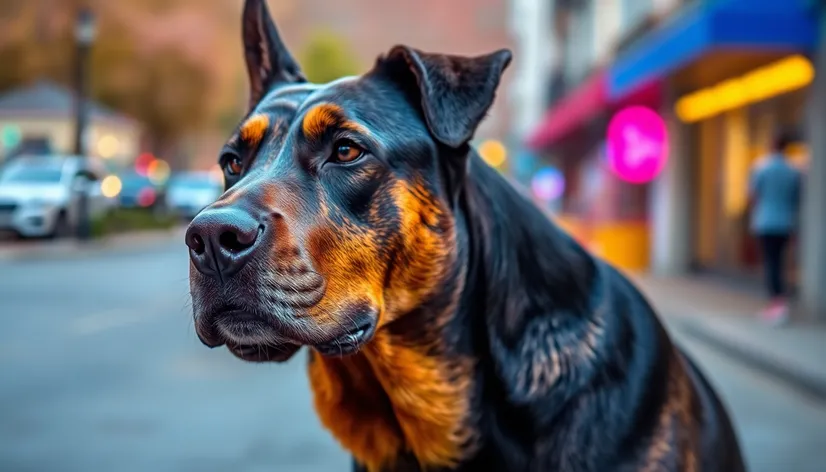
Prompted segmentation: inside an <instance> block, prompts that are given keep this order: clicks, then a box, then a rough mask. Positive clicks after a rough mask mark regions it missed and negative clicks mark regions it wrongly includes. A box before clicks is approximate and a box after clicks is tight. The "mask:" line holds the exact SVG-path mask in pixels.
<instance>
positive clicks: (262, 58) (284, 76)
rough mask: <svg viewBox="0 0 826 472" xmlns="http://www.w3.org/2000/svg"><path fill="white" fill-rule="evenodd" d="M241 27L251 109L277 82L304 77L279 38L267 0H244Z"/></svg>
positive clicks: (304, 79) (293, 80) (302, 78)
mask: <svg viewBox="0 0 826 472" xmlns="http://www.w3.org/2000/svg"><path fill="white" fill-rule="evenodd" d="M242 31H243V37H244V57H245V58H246V60H247V72H248V73H249V79H250V105H249V106H250V109H252V108H253V107H254V106H255V105H256V104H257V103H258V102H259V101H260V100H261V98H262V97H263V96H264V94H265V93H267V90H269V88H270V87H271V86H272V85H274V84H276V83H279V82H283V83H289V82H306V81H307V79H306V78H305V77H304V74H303V73H302V72H301V68H300V67H298V64H297V63H296V62H295V60H294V59H293V57H292V56H291V55H290V52H289V51H287V47H286V46H284V43H283V42H282V41H281V37H280V36H279V35H278V30H277V29H276V28H275V24H274V23H273V21H272V17H271V16H270V12H269V10H268V9H267V2H266V0H246V2H245V3H244V14H243V24H242Z"/></svg>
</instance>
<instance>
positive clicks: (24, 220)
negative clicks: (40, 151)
mask: <svg viewBox="0 0 826 472" xmlns="http://www.w3.org/2000/svg"><path fill="white" fill-rule="evenodd" d="M84 161H85V162H84ZM105 175H106V170H105V167H104V166H103V164H102V162H101V161H99V160H97V159H92V158H89V159H86V160H84V159H82V158H80V157H78V156H56V155H49V156H41V155H38V156H34V155H31V156H28V155H27V156H18V157H15V158H14V159H13V160H10V161H9V162H7V163H6V164H4V166H3V168H2V170H0V231H11V232H14V233H16V234H17V235H19V236H22V237H44V236H45V237H55V236H57V237H60V236H64V235H66V234H68V233H69V232H70V231H71V229H72V228H73V227H75V225H76V223H77V215H78V211H77V210H78V196H79V192H81V191H85V192H87V195H88V205H89V206H88V209H89V215H90V217H95V216H97V215H99V214H101V213H103V212H106V211H108V210H109V209H111V208H112V207H113V206H114V205H115V201H114V200H113V199H112V198H109V197H106V196H104V195H103V193H102V192H101V187H100V181H101V179H102V178H103V177H104V176H105Z"/></svg>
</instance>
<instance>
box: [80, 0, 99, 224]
mask: <svg viewBox="0 0 826 472" xmlns="http://www.w3.org/2000/svg"><path fill="white" fill-rule="evenodd" d="M96 34H97V29H96V25H95V16H94V13H92V10H91V9H90V8H89V7H87V6H84V7H81V8H80V10H79V11H78V14H77V23H76V24H75V44H76V47H77V56H76V60H75V87H76V90H75V96H76V97H77V98H76V102H75V154H76V155H78V156H80V158H81V162H82V163H83V166H82V167H83V169H84V170H86V168H87V163H86V140H85V137H86V125H87V122H88V119H89V116H88V110H87V107H86V97H87V95H88V94H87V88H88V85H89V84H88V82H89V80H88V69H89V52H90V51H91V49H92V43H94V41H95V36H96ZM84 176H85V173H84ZM83 183H84V185H78V187H79V192H80V193H79V195H78V205H77V207H78V208H77V237H78V239H81V240H85V239H89V237H90V236H91V231H90V224H89V189H88V184H89V183H90V182H89V180H88V179H84V181H83Z"/></svg>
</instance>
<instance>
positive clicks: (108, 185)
mask: <svg viewBox="0 0 826 472" xmlns="http://www.w3.org/2000/svg"><path fill="white" fill-rule="evenodd" d="M122 188H123V183H122V182H121V181H120V178H118V176H117V175H109V176H106V177H105V178H104V179H103V180H102V181H101V182H100V192H101V193H102V194H103V196H104V197H106V198H114V197H117V196H118V195H119V194H120V191H121V189H122Z"/></svg>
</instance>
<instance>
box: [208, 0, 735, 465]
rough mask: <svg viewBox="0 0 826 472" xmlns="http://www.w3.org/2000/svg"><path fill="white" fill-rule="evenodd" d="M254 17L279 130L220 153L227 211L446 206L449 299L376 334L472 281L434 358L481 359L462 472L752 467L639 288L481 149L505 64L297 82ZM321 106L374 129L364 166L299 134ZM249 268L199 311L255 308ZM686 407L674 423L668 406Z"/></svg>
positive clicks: (256, 2)
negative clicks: (266, 198) (395, 185)
mask: <svg viewBox="0 0 826 472" xmlns="http://www.w3.org/2000/svg"><path fill="white" fill-rule="evenodd" d="M244 18H245V22H244V25H245V27H244V37H245V45H246V46H245V50H246V58H247V64H248V68H249V71H250V81H251V87H252V92H253V93H252V100H251V109H253V111H254V112H255V113H259V114H264V115H267V116H268V117H270V120H271V122H272V123H285V125H284V126H282V127H280V128H276V127H273V129H271V130H269V131H268V132H269V133H271V134H273V136H269V135H267V136H265V137H264V139H263V142H262V143H261V144H259V145H257V146H256V147H255V148H254V149H247V148H245V147H244V145H243V143H240V142H239V140H237V139H235V140H231V141H230V143H229V144H228V146H227V154H226V156H228V158H238V157H241V158H243V160H244V169H245V171H244V173H242V174H241V175H236V176H232V177H230V176H228V180H227V185H228V187H234V188H233V189H231V190H230V191H229V193H234V194H235V195H236V196H238V198H237V199H236V200H237V202H236V203H234V204H233V205H239V206H240V205H247V206H249V207H252V206H253V204H259V203H260V196H258V195H257V193H256V192H257V191H259V188H258V187H259V186H260V184H261V183H263V182H266V183H268V184H274V185H277V186H282V187H283V186H289V187H290V188H291V194H292V195H293V197H294V198H295V199H297V200H300V201H302V202H307V205H308V207H309V208H310V209H311V210H313V211H316V210H317V209H316V208H315V206H314V204H313V202H316V201H318V195H319V193H322V194H323V195H324V196H325V197H326V198H327V201H328V204H329V205H330V207H331V208H332V209H331V213H332V214H339V215H345V216H346V217H347V220H350V221H353V222H354V223H353V224H364V222H365V221H367V220H366V219H365V217H364V214H365V213H366V212H365V211H364V209H365V208H366V203H367V202H369V201H372V200H373V199H380V198H382V196H381V195H380V193H381V187H380V186H379V185H377V182H383V181H384V179H402V180H405V179H407V180H410V177H415V178H416V180H417V181H422V182H426V184H427V186H428V189H427V190H428V192H430V193H431V194H432V196H433V198H434V199H438V200H440V201H441V202H445V203H447V205H448V207H449V208H450V209H451V211H452V217H453V220H454V223H455V228H456V234H457V244H456V248H455V250H456V254H458V255H459V259H458V260H459V262H458V264H457V266H456V267H450V268H446V270H445V274H446V279H447V280H446V281H445V285H444V287H445V290H444V292H445V293H442V294H436V295H434V296H433V297H432V299H431V300H428V301H427V302H426V303H424V304H423V305H422V306H421V307H419V308H417V309H416V310H414V313H409V314H406V315H405V316H404V317H402V318H400V319H399V320H397V321H395V322H393V323H391V324H390V325H389V326H387V327H386V328H384V329H389V330H396V331H397V332H400V333H401V332H403V333H406V334H407V335H409V336H414V337H415V334H416V332H417V331H416V330H417V329H423V328H422V327H427V326H430V325H429V324H428V321H429V318H428V316H436V315H434V314H433V313H438V311H437V310H433V309H432V308H433V307H445V306H448V303H449V299H450V289H451V288H453V287H457V286H458V284H457V282H458V281H461V280H462V279H461V278H460V277H459V276H458V275H457V274H465V275H464V282H465V284H464V290H463V292H462V293H461V301H460V303H459V306H458V308H457V309H456V310H455V312H454V313H452V314H451V316H450V321H449V323H448V325H447V327H446V328H445V330H444V332H442V333H440V334H441V336H443V337H444V341H445V343H444V344H445V345H446V346H449V347H450V352H440V353H437V354H434V355H448V356H449V355H463V356H469V357H472V358H474V359H476V360H477V361H478V362H477V364H476V365H477V369H476V371H475V373H474V376H475V378H474V379H473V380H474V382H473V385H474V386H475V390H474V391H473V398H472V408H471V415H472V418H470V422H469V427H471V428H473V429H474V431H475V432H476V433H477V434H476V436H477V438H478V444H477V446H478V447H476V448H475V449H473V451H472V453H471V454H469V456H468V457H466V458H465V461H464V462H462V463H461V464H460V465H459V466H458V467H457V468H456V469H455V470H459V471H562V472H589V471H593V472H605V471H637V470H658V471H660V470H663V471H683V470H689V469H690V467H689V466H690V465H691V463H692V462H691V461H692V460H694V461H695V462H694V463H695V464H696V470H702V471H712V472H713V471H720V472H739V471H742V470H744V465H743V462H742V459H741V457H740V450H739V446H738V441H737V438H736V436H735V434H734V432H733V429H732V427H731V424H730V422H729V419H728V416H727V414H726V412H725V409H724V408H723V406H722V404H721V402H720V400H719V399H718V398H717V396H716V395H715V393H714V392H713V390H712V388H711V386H710V385H709V384H708V382H707V381H706V380H705V379H704V378H703V377H702V375H701V374H700V372H699V371H698V370H697V368H696V367H695V366H694V365H693V364H692V363H691V362H690V361H689V360H688V359H687V358H686V357H685V356H684V355H683V354H682V353H681V352H680V351H679V349H677V348H676V347H675V346H674V345H673V344H672V343H671V341H670V339H669V337H668V335H667V333H666V332H665V330H664V329H663V327H662V325H661V324H660V322H659V321H658V320H657V317H656V315H655V313H654V311H653V309H652V308H651V306H650V305H649V304H648V303H647V301H646V300H645V299H644V298H643V296H642V295H641V294H640V292H639V291H638V290H637V289H636V288H635V287H634V286H633V285H632V284H631V283H630V282H629V281H628V280H627V279H626V278H625V277H623V276H622V275H621V274H620V273H618V272H617V271H616V270H615V269H613V268H612V267H610V266H608V265H607V264H605V263H603V262H602V261H600V260H599V259H597V258H594V257H592V256H591V255H590V254H588V253H587V252H586V251H585V250H584V249H583V248H582V247H580V246H579V245H578V244H576V243H575V242H574V241H573V240H572V239H571V238H570V237H569V236H568V235H566V234H565V233H563V232H562V231H561V230H559V229H558V228H557V227H556V226H555V225H554V224H553V223H552V222H551V221H550V220H549V219H548V218H547V217H546V215H544V214H543V213H542V212H541V211H540V210H539V209H538V208H537V207H535V206H534V205H533V204H532V203H531V202H530V201H529V199H527V198H525V197H524V196H523V195H522V194H521V193H519V192H518V191H517V190H516V189H515V188H514V187H512V186H511V185H510V184H509V183H508V182H507V181H506V180H505V179H504V178H503V177H502V176H500V175H499V174H498V173H497V172H496V171H495V170H493V169H492V168H490V167H488V166H487V165H486V164H485V163H484V162H482V160H481V159H480V158H479V157H478V156H477V155H476V154H475V152H474V151H472V150H471V148H470V146H469V144H468V142H469V140H470V139H471V137H472V136H473V133H474V131H475V129H476V127H477V126H478V124H479V122H480V121H481V120H482V119H483V117H484V115H485V113H486V112H487V110H488V108H489V107H490V105H491V103H492V102H493V99H494V95H495V89H496V87H497V85H498V82H499V78H500V76H501V74H502V72H503V70H504V69H505V67H506V66H507V65H508V63H509V62H510V53H508V52H506V51H498V52H495V53H492V54H489V55H487V56H479V57H476V58H462V57H457V56H444V55H436V54H427V53H423V52H421V51H417V50H414V49H411V48H407V47H396V48H394V49H393V50H391V52H390V53H389V54H388V55H387V56H386V57H384V58H382V59H380V60H379V61H378V62H377V64H376V67H375V68H374V69H373V70H372V71H371V72H370V73H368V74H366V75H365V76H363V77H362V78H359V79H358V80H353V81H349V82H342V83H339V84H330V85H326V86H311V85H309V84H306V85H302V86H299V87H296V86H295V84H299V83H302V82H304V81H305V80H304V77H303V75H302V74H301V72H300V70H299V69H298V66H297V65H296V64H295V62H294V61H293V60H292V58H291V56H290V55H289V53H288V52H287V50H286V48H284V46H283V44H282V43H281V41H280V39H279V38H278V34H277V32H276V30H275V26H274V25H273V24H272V21H271V20H270V18H269V15H268V14H267V13H266V7H265V6H264V2H263V0H248V1H247V5H246V7H245V15H244ZM321 102H328V103H335V104H336V105H337V106H339V107H340V108H341V109H342V110H344V111H345V112H346V113H347V114H348V116H350V117H352V118H353V119H354V120H356V121H357V122H358V123H360V124H361V125H363V126H365V127H366V128H367V129H369V130H370V136H361V137H360V138H361V139H364V140H365V141H366V145H365V146H366V147H367V149H368V151H370V152H369V155H368V156H367V157H365V158H364V159H362V160H361V161H359V162H358V163H356V164H353V165H346V166H336V165H332V164H327V163H326V162H325V161H324V159H323V157H324V156H323V153H322V152H321V151H319V149H326V148H327V147H329V146H330V145H331V143H330V142H329V141H330V139H328V138H327V137H324V139H320V140H317V141H319V142H309V141H308V140H306V139H304V137H303V136H302V135H301V133H300V131H299V130H298V128H300V126H296V125H295V123H297V122H298V120H299V119H300V117H301V116H302V113H305V112H306V110H308V109H310V108H311V107H312V106H313V105H315V104H317V103H321ZM285 105H286V106H285ZM348 136H349V135H348ZM226 159H227V158H223V160H222V162H223V163H226ZM364 175H369V176H370V177H371V178H369V179H368V178H364ZM381 216H382V218H384V219H385V220H386V223H387V225H388V228H389V229H387V234H391V233H392V232H393V231H392V228H393V226H392V225H393V221H395V220H397V219H398V215H396V214H394V211H393V209H392V208H391V207H389V206H388V209H387V210H386V213H382V214H381ZM433 229H434V230H438V228H433ZM381 251H385V252H379V253H378V256H379V257H385V256H386V254H392V253H393V252H394V248H393V247H391V246H388V247H387V248H381ZM250 265H251V268H250V269H248V270H247V271H246V272H245V273H242V274H241V276H239V277H236V279H237V280H232V281H229V282H228V283H227V286H226V287H222V288H220V289H219V288H217V287H216V286H215V284H214V283H211V282H209V281H207V280H200V281H197V280H196V281H195V282H193V287H194V288H193V300H194V305H195V308H196V310H201V311H205V312H208V311H209V309H210V307H211V306H212V305H216V304H218V303H219V302H220V301H221V299H222V297H224V298H226V297H230V296H231V297H235V298H232V301H234V302H235V303H241V302H243V303H245V304H246V305H249V306H250V308H248V309H249V310H250V311H255V310H260V307H257V306H253V305H254V304H255V303H256V302H257V299H258V298H261V295H260V294H258V293H257V292H255V291H254V289H255V288H256V287H257V282H256V280H257V279H255V277H258V276H260V273H262V272H264V271H265V269H258V267H259V266H260V264H259V266H256V265H255V264H250ZM261 267H263V266H261ZM256 271H257V272H256ZM245 274H246V275H245ZM244 277H247V278H244ZM210 284H211V285H210ZM228 294H229V295H228ZM210 304H212V305H210ZM246 305H245V307H246ZM417 326H418V328H417ZM680 398H682V400H680ZM678 400H679V402H678ZM677 403H679V415H678V414H677V413H674V412H673V411H672V416H673V418H672V421H671V422H670V423H669V422H668V417H667V415H663V411H664V410H665V409H666V407H667V406H668V407H669V408H672V409H674V408H676V407H674V406H673V405H675V404H677ZM669 405H670V406H669ZM668 411H671V410H668ZM675 411H676V410H675ZM664 418H665V419H664ZM664 422H665V423H664ZM663 424H665V425H666V426H665V427H664V426H663ZM652 454H654V455H656V456H657V459H656V460H652V459H651V456H652ZM691 458H693V459H691ZM647 467H650V469H647ZM355 468H356V470H359V469H360V468H359V466H358V465H357V464H356V465H355ZM408 470H410V471H416V470H419V467H418V465H417V463H416V461H415V459H414V458H412V457H405V458H401V459H400V461H399V462H398V463H397V464H396V466H395V468H394V469H393V471H395V472H402V471H408ZM388 472H389V471H388Z"/></svg>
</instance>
